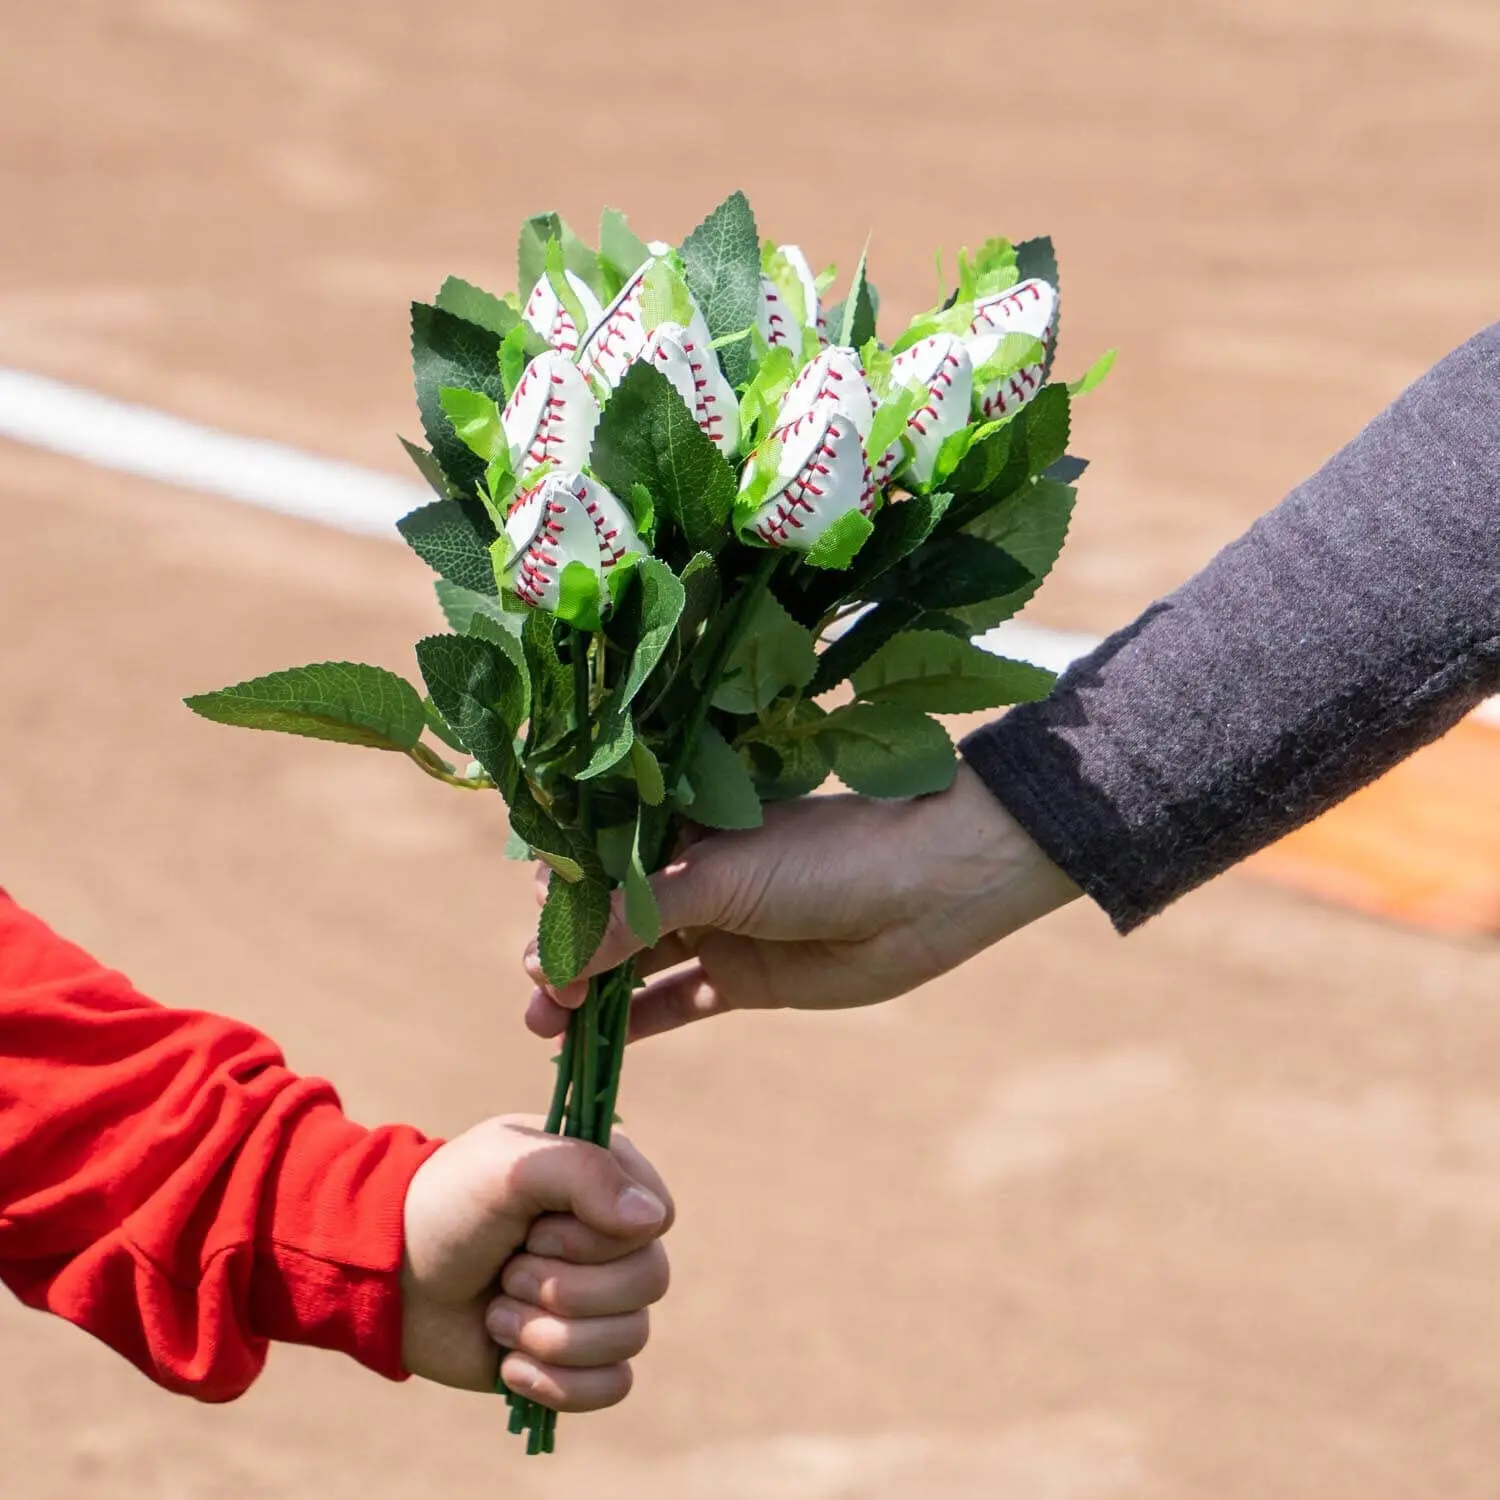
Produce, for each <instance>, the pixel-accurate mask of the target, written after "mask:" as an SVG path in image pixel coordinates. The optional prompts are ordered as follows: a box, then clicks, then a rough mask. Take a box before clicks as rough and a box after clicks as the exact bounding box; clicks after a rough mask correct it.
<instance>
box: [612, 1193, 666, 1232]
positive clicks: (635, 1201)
mask: <svg viewBox="0 0 1500 1500" xmlns="http://www.w3.org/2000/svg"><path fill="white" fill-rule="evenodd" d="M619 1210H620V1217H621V1218H622V1219H623V1220H624V1221H625V1222H626V1223H627V1224H633V1225H635V1226H636V1227H637V1228H640V1229H649V1228H650V1227H651V1226H652V1225H653V1224H660V1223H661V1221H662V1220H663V1219H665V1218H666V1216H667V1210H666V1207H665V1205H664V1204H663V1203H662V1201H661V1199H660V1198H658V1197H657V1196H656V1194H655V1193H648V1192H647V1191H646V1189H645V1188H643V1187H635V1186H634V1185H632V1186H630V1187H628V1188H626V1189H625V1191H624V1192H623V1193H621V1194H620V1202H619Z"/></svg>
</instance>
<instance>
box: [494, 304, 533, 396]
mask: <svg viewBox="0 0 1500 1500" xmlns="http://www.w3.org/2000/svg"><path fill="white" fill-rule="evenodd" d="M530 342H531V325H530V324H529V323H520V324H517V326H516V327H514V328H512V329H511V331H510V332H509V333H508V334H506V335H505V337H504V338H503V339H502V340H501V341H500V355H499V364H500V385H501V388H502V391H503V394H504V399H505V400H506V401H509V400H510V398H511V397H512V396H513V395H514V394H515V390H516V387H517V386H518V385H519V384H520V383H521V376H522V374H524V373H525V370H526V366H527V363H528V362H529V361H530V359H531V357H532V356H531V352H530V350H529V349H528V348H527V345H528V344H529V343H530Z"/></svg>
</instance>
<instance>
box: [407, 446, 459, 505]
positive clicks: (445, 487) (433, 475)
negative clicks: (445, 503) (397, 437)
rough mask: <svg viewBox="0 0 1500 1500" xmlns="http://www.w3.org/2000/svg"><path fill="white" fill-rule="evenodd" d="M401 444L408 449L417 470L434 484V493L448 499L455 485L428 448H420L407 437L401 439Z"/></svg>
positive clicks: (408, 454) (429, 482)
mask: <svg viewBox="0 0 1500 1500" xmlns="http://www.w3.org/2000/svg"><path fill="white" fill-rule="evenodd" d="M401 446H402V447H403V448H405V449H406V456H407V457H408V458H409V459H411V461H412V462H413V463H414V464H415V465H416V466H417V472H418V473H419V474H420V475H421V476H422V478H423V479H425V480H426V481H427V483H428V484H429V485H431V486H432V492H433V494H435V495H437V496H439V497H440V498H442V499H444V500H446V499H448V498H449V496H451V495H452V493H453V486H452V485H451V484H449V483H448V477H447V475H445V474H444V473H443V471H442V469H441V468H439V467H438V461H437V459H435V458H434V457H433V456H432V454H430V453H429V452H428V451H427V449H425V448H419V447H417V445H416V444H415V443H409V442H407V440H406V439H405V438H402V439H401Z"/></svg>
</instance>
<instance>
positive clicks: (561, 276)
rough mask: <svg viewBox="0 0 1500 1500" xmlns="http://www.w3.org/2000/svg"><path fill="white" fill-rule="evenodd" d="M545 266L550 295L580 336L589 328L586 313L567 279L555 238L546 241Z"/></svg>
mask: <svg viewBox="0 0 1500 1500" xmlns="http://www.w3.org/2000/svg"><path fill="white" fill-rule="evenodd" d="M546 266H547V285H548V286H550V287H551V288H552V295H553V296H554V297H556V298H557V300H558V301H559V302H560V303H561V304H562V307H563V310H564V311H565V312H566V313H567V315H568V317H569V318H570V319H571V320H572V323H573V327H574V328H576V329H577V330H578V336H579V338H582V337H583V336H584V335H585V334H586V333H587V332H588V329H589V320H588V315H587V314H586V313H585V312H584V310H583V299H582V298H581V297H580V296H579V295H578V293H577V292H576V291H574V290H573V283H572V282H571V281H569V280H568V276H567V269H568V268H567V266H566V265H565V264H564V262H563V247H562V245H561V244H560V243H559V242H558V241H557V240H550V241H548V244H547V256H546Z"/></svg>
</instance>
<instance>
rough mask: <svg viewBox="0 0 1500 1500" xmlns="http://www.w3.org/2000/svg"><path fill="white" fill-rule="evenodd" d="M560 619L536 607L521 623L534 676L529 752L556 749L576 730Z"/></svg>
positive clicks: (571, 684) (529, 665) (526, 653)
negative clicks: (560, 645)
mask: <svg viewBox="0 0 1500 1500" xmlns="http://www.w3.org/2000/svg"><path fill="white" fill-rule="evenodd" d="M557 632H558V625H557V621H556V620H555V619H553V617H552V616H551V615H549V614H547V613H545V612H544V611H543V610H539V609H537V610H532V611H531V613H530V614H528V615H527V616H526V617H525V619H524V620H523V622H522V625H521V646H522V649H523V650H524V652H525V656H526V666H527V672H528V675H529V676H530V679H531V730H530V733H529V734H528V735H527V751H528V754H532V755H540V754H545V753H546V752H548V751H550V750H552V749H554V748H555V747H556V746H557V745H559V744H561V743H562V742H563V740H565V739H566V738H567V737H568V735H569V733H570V732H571V730H572V729H573V727H574V726H573V671H572V668H571V667H570V665H569V664H568V663H567V662H565V661H564V660H563V659H562V656H561V654H560V653H559V651H558V649H557Z"/></svg>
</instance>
